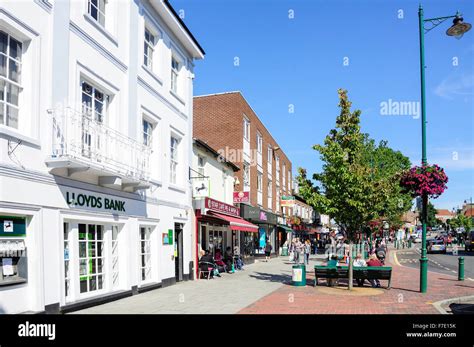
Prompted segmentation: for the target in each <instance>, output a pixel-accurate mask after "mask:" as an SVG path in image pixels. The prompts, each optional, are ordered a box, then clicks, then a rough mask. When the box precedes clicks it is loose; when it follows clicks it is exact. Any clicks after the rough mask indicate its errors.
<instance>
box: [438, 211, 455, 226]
mask: <svg viewBox="0 0 474 347" xmlns="http://www.w3.org/2000/svg"><path fill="white" fill-rule="evenodd" d="M436 211H437V212H436V215H435V216H436V219H439V220H440V221H442V222H443V223H446V222H447V221H448V220H450V219H453V218H454V217H456V214H455V213H454V212H451V211H450V210H446V209H440V210H436Z"/></svg>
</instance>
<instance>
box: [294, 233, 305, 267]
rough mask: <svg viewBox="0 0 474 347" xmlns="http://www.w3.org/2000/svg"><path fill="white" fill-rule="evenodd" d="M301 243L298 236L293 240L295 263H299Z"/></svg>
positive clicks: (301, 249)
mask: <svg viewBox="0 0 474 347" xmlns="http://www.w3.org/2000/svg"><path fill="white" fill-rule="evenodd" d="M303 247H304V246H303V244H302V243H301V241H300V239H299V238H296V241H295V263H296V264H299V263H300V259H301V258H302V257H301V253H302V252H303Z"/></svg>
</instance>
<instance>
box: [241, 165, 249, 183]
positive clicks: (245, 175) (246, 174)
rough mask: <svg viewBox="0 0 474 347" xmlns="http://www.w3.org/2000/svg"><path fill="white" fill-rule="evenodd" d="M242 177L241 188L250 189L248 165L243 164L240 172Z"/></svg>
mask: <svg viewBox="0 0 474 347" xmlns="http://www.w3.org/2000/svg"><path fill="white" fill-rule="evenodd" d="M242 177H243V181H244V182H243V186H244V188H246V187H248V188H250V164H248V163H246V162H244V164H243V170H242Z"/></svg>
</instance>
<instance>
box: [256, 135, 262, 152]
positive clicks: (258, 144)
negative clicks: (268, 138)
mask: <svg viewBox="0 0 474 347" xmlns="http://www.w3.org/2000/svg"><path fill="white" fill-rule="evenodd" d="M257 152H258V153H259V154H262V152H263V136H262V135H261V134H260V133H259V132H257Z"/></svg>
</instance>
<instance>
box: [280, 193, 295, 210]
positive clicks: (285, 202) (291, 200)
mask: <svg viewBox="0 0 474 347" xmlns="http://www.w3.org/2000/svg"><path fill="white" fill-rule="evenodd" d="M294 204H295V197H294V196H285V195H283V196H282V197H281V200H280V206H281V207H293V205H294Z"/></svg>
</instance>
